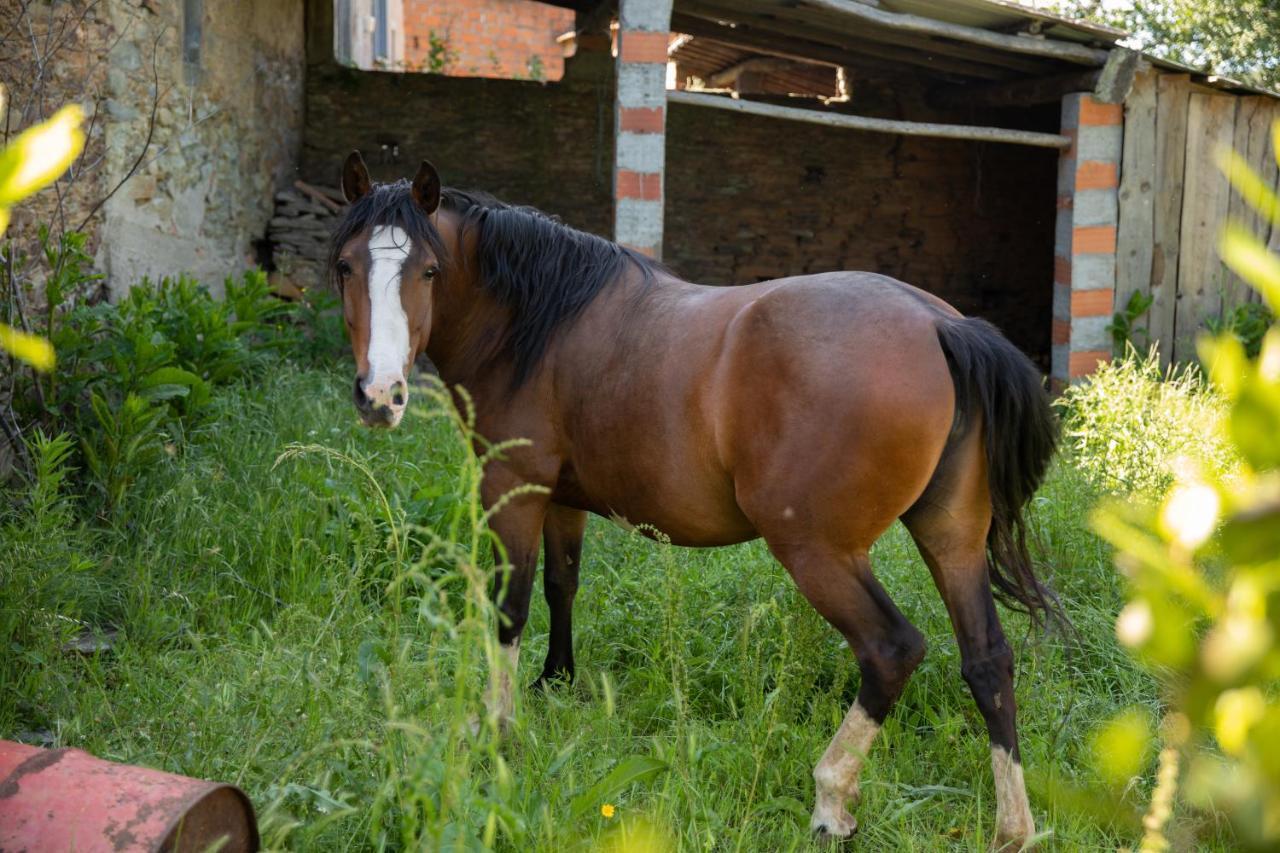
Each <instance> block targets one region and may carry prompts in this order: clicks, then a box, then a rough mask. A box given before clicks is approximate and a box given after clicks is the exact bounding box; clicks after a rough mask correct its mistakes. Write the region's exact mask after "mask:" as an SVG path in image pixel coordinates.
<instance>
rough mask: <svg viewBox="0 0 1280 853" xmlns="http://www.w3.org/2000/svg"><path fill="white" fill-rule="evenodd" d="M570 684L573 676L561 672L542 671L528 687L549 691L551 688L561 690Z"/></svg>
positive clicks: (571, 684)
mask: <svg viewBox="0 0 1280 853" xmlns="http://www.w3.org/2000/svg"><path fill="white" fill-rule="evenodd" d="M571 686H573V676H571V675H566V674H564V673H563V672H553V673H546V672H544V673H542V675H539V676H538V677H537V679H536V680H535V681H534V682H533V683H532V684H530V685H529V689H530V690H541V691H544V692H548V693H549V692H551V691H552V690H561V689H565V688H568V687H571Z"/></svg>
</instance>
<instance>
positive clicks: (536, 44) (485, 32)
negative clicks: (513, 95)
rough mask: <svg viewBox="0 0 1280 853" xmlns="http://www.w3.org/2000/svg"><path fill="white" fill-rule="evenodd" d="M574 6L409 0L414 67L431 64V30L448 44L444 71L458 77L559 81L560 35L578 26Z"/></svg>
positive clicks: (407, 28) (409, 54) (407, 34)
mask: <svg viewBox="0 0 1280 853" xmlns="http://www.w3.org/2000/svg"><path fill="white" fill-rule="evenodd" d="M573 16H574V13H573V10H572V9H561V8H558V7H555V6H548V5H546V4H543V3H535V2H532V0H404V55H405V62H406V64H407V65H408V67H409V68H414V69H422V70H435V69H433V68H432V67H431V63H432V58H431V37H432V33H434V34H435V37H436V38H437V39H438V40H442V41H443V43H444V53H443V56H438V57H437V61H439V60H440V59H444V60H445V67H444V73H446V74H450V75H453V76H457V77H504V78H516V79H540V80H559V79H560V77H561V75H563V73H564V58H563V54H562V53H561V48H560V45H559V44H557V43H556V37H557V36H559V35H561V34H562V33H565V32H567V31H569V30H572V29H573V22H574V17H573Z"/></svg>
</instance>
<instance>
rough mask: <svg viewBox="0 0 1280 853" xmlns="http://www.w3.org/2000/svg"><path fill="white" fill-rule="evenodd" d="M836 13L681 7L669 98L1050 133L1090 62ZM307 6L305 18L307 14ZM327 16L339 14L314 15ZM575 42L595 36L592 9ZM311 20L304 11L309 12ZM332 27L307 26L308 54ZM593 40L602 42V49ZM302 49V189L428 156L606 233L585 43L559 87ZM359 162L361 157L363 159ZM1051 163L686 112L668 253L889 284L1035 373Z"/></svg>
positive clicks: (603, 95)
mask: <svg viewBox="0 0 1280 853" xmlns="http://www.w3.org/2000/svg"><path fill="white" fill-rule="evenodd" d="M842 3H848V4H851V5H855V6H862V5H863V4H859V3H854V2H852V0H828V3H827V5H828V6H829V7H830V8H826V7H824V5H823V4H821V3H813V4H795V3H792V2H788V0H745V2H737V0H735V2H733V3H729V2H727V0H675V3H674V9H673V15H672V22H671V26H672V30H673V32H674V33H680V34H683V36H684V37H682V38H677V39H675V40H673V43H672V50H671V55H672V58H673V61H674V62H675V63H676V72H677V73H676V77H677V80H678V83H677V85H678V87H680V88H684V89H686V90H688V89H695V90H696V89H699V88H702V89H711V90H715V89H728V90H731V91H732V92H733V94H734V95H735V96H737V95H741V96H743V97H747V96H749V97H750V99H751V100H754V101H761V102H766V103H778V104H788V105H799V106H803V107H805V108H807V109H811V110H818V111H822V112H825V113H830V114H846V115H860V116H872V117H882V118H892V119H902V120H909V121H914V122H942V123H949V124H963V125H980V126H990V127H1002V128H1011V129H1018V130H1029V131H1039V132H1044V133H1057V132H1058V130H1059V121H1060V118H1059V113H1060V107H1059V98H1060V96H1061V94H1062V93H1063V92H1065V91H1074V90H1077V89H1079V88H1080V87H1081V86H1082V85H1083V83H1082V82H1081V81H1082V80H1084V79H1085V78H1086V77H1088V75H1090V74H1096V73H1097V68H1096V67H1089V66H1087V65H1085V64H1082V63H1081V62H1079V61H1078V60H1077V61H1072V60H1070V59H1061V58H1056V57H1045V56H1038V55H1029V54H1025V53H1020V52H1017V51H1014V50H1008V49H1002V48H1001V47H999V46H987V45H975V44H971V43H965V42H961V41H956V40H950V39H946V38H942V37H937V36H933V35H918V34H913V33H904V32H902V31H900V30H897V29H893V28H888V27H879V26H876V25H874V24H873V23H864V22H859V21H851V19H850V18H849V16H848V15H847V14H845V11H844V10H842V9H841V8H840V6H841V4H842ZM317 5H318V4H316V3H312V4H311V7H312V8H313V9H315V8H316V7H317ZM324 5H327V7H328V14H329V15H330V16H331V15H332V12H333V9H332V0H325V3H324ZM555 5H562V6H568V7H572V8H575V9H576V10H577V12H578V31H579V33H580V34H583V33H591V32H596V33H604V32H607V29H606V28H607V26H608V10H607V9H602V8H601V7H600V6H599V5H598V4H595V3H590V2H585V0H566V2H561V3H557V4H555ZM942 5H944V4H936V3H926V2H924V0H882V1H881V2H880V3H879V8H880V9H882V10H886V11H891V12H903V13H907V14H922V13H927V14H928V15H929V16H930V18H932V19H938V18H940V17H941V18H949V19H952V20H954V22H956V23H962V24H967V25H971V26H980V27H983V28H986V29H990V30H991V31H992V32H993V33H994V34H996V35H997V36H1015V37H1016V38H1026V39H1043V37H1044V35H1045V34H1050V35H1052V36H1053V38H1054V39H1055V40H1057V39H1065V40H1066V41H1069V42H1071V43H1073V44H1076V45H1078V46H1080V47H1086V46H1092V45H1093V44H1097V45H1102V44H1106V43H1108V42H1110V41H1112V40H1114V38H1115V36H1116V33H1114V32H1113V31H1109V30H1104V29H1101V28H1090V27H1082V26H1080V25H1077V24H1074V23H1067V22H1063V21H1061V20H1059V19H1056V18H1053V17H1052V16H1048V15H1039V14H1033V13H1030V12H1029V11H1028V10H1027V9H1025V8H1022V7H1016V8H1014V7H1011V8H1010V10H1009V11H1008V12H1007V13H1006V14H1003V15H1001V14H998V13H993V12H992V11H991V9H992V5H993V4H991V3H988V2H981V3H973V4H970V3H969V2H968V0H962V2H957V3H948V4H945V7H946V9H945V11H941V12H940V11H939V7H940V6H942ZM312 17H313V18H314V16H312ZM326 26H327V29H328V31H329V32H331V31H332V18H331V17H330V18H329V21H328V22H327V24H326V22H323V21H319V22H317V21H314V20H313V21H312V23H311V25H310V30H311V35H312V37H313V39H314V38H315V37H316V36H317V33H319V35H320V36H321V37H322V36H323V33H324V30H325V28H326ZM601 42H603V47H602V46H601ZM321 47H322V48H323V49H322V50H321V51H312V56H311V63H310V64H311V68H310V69H309V73H308V74H307V80H306V102H307V109H306V116H307V118H306V129H305V133H304V144H303V157H302V174H303V177H304V178H305V179H307V180H310V181H315V182H318V183H326V184H332V183H334V180H335V178H334V175H335V173H336V170H337V169H338V167H339V164H340V163H341V161H342V157H343V155H344V154H345V153H346V152H347V151H349V150H350V149H351V148H353V147H354V148H359V149H361V150H363V151H364V152H366V155H367V159H368V160H369V161H370V163H371V166H372V168H373V171H374V176H375V178H378V179H391V178H397V177H402V176H405V175H407V174H409V173H410V172H411V171H412V164H414V163H416V160H417V158H420V157H427V158H429V159H431V160H432V161H433V162H435V164H436V165H437V166H438V167H439V168H440V169H441V171H442V173H443V174H444V176H445V179H446V181H447V182H449V183H451V184H454V185H458V186H469V187H475V188H479V189H484V190H487V191H489V192H492V193H494V194H496V195H498V196H499V197H502V198H504V199H506V200H508V201H512V202H519V203H527V204H532V205H535V206H537V207H540V208H542V209H544V210H547V211H548V212H551V213H554V214H557V215H559V216H561V217H562V218H564V220H565V221H566V222H568V223H569V224H571V225H574V226H577V227H580V228H584V229H586V230H591V231H595V232H597V233H601V234H604V235H610V234H612V215H613V213H612V201H611V200H612V170H611V164H612V156H613V151H612V148H613V144H614V105H613V83H612V80H613V74H614V63H613V59H612V57H611V56H610V55H609V53H608V52H607V51H608V41H607V39H599V38H597V39H595V40H592V39H588V38H579V39H578V51H577V54H576V55H575V56H573V57H572V58H571V59H569V60H568V62H567V64H566V71H565V75H564V78H563V79H562V80H560V81H558V82H556V83H549V84H547V83H536V82H530V81H516V80H493V79H474V78H472V79H468V78H454V77H442V76H439V75H430V74H402V73H395V72H386V71H363V70H357V69H352V68H347V67H340V66H338V65H336V64H334V63H333V62H332V47H331V43H330V44H329V45H328V46H324V45H322V46H321ZM370 152H372V156H368V155H369V153H370ZM1058 154H1059V151H1058V149H1054V148H1041V147H1028V146H1024V145H1014V144H1006V143H993V142H977V141H965V140H954V139H938V138H931V137H926V136H908V135H899V134H887V133H871V132H863V131H856V130H849V129H847V128H840V127H829V126H823V125H820V124H810V123H802V122H795V121H789V120H785V119H778V118H765V117H760V116H752V115H740V114H734V113H730V112H725V111H722V110H711V109H706V108H704V107H701V106H693V105H688V104H671V105H669V107H668V110H667V127H666V166H665V170H666V171H665V194H664V197H665V228H664V240H663V259H664V261H665V262H666V263H667V264H669V265H670V266H672V267H673V268H674V269H675V270H676V272H678V273H679V274H681V275H682V276H684V277H686V278H689V279H690V280H693V281H700V282H705V283H710V284H725V285H728V284H739V283H746V282H752V281H758V280H763V279H768V278H777V277H782V276H788V275H796V274H803V273H811V272H820V271H826V270H835V269H865V270H873V271H876V272H882V273H885V274H888V275H892V276H895V277H897V278H900V279H902V280H904V281H908V282H910V283H912V284H915V285H918V286H920V287H923V288H925V289H927V290H929V291H932V292H934V293H937V294H938V295H940V296H942V297H943V298H945V299H947V300H948V301H950V302H952V303H953V304H954V305H955V306H956V307H957V308H959V309H960V310H962V311H964V312H966V313H971V314H976V315H979V316H984V317H987V318H988V319H990V320H992V321H993V322H995V323H996V324H997V325H998V326H1000V327H1001V328H1002V329H1003V330H1004V331H1005V333H1006V334H1007V335H1008V336H1009V337H1010V338H1011V339H1012V340H1013V341H1014V342H1015V343H1016V344H1017V345H1018V346H1019V347H1021V348H1022V349H1023V350H1024V351H1026V352H1027V353H1028V354H1030V355H1031V356H1032V357H1033V358H1034V359H1035V360H1036V361H1037V362H1038V363H1039V364H1040V366H1041V367H1043V368H1044V369H1046V370H1047V369H1048V367H1049V356H1050V340H1049V336H1050V327H1051V319H1050V318H1051V313H1052V288H1051V287H1050V286H1049V282H1051V281H1052V280H1053V257H1054V226H1055V216H1056V199H1057V164H1058Z"/></svg>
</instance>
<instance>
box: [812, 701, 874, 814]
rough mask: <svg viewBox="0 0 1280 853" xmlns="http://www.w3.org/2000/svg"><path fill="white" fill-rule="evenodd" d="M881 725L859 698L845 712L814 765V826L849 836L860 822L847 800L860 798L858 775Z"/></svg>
mask: <svg viewBox="0 0 1280 853" xmlns="http://www.w3.org/2000/svg"><path fill="white" fill-rule="evenodd" d="M879 731H880V726H879V725H878V724H877V723H876V722H875V720H873V719H871V717H870V716H869V715H868V714H867V712H866V711H864V710H863V709H862V706H861V705H859V704H858V703H857V702H854V703H853V707H851V708H850V709H849V713H847V714H845V717H844V722H842V723H841V724H840V729H839V731H837V732H836V736H835V737H834V738H832V739H831V745H830V746H828V747H827V751H826V752H824V753H823V754H822V760H821V761H819V762H818V766H817V767H815V768H813V781H814V782H815V783H816V786H817V802H816V804H815V805H814V807H813V820H812V821H811V822H810V826H811V827H812V828H813V829H815V830H816V829H820V828H825V830H826V831H827V832H828V833H830V834H831V835H836V836H846V835H849V834H851V833H852V832H853V831H854V830H855V829H856V828H857V826H858V822H857V821H856V820H854V819H853V815H851V814H849V812H848V810H847V809H846V807H845V804H846V803H848V802H849V800H856V799H857V798H858V777H859V776H860V775H861V773H862V763H863V761H864V760H865V759H866V756H867V750H869V749H870V748H871V742H872V741H874V740H875V738H876V734H877V733H878V732H879Z"/></svg>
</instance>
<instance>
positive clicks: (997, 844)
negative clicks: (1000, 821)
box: [988, 835, 1038, 853]
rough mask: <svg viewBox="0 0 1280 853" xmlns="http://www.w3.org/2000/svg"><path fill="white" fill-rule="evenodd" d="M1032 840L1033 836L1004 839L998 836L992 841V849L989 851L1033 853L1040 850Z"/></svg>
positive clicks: (997, 852)
mask: <svg viewBox="0 0 1280 853" xmlns="http://www.w3.org/2000/svg"><path fill="white" fill-rule="evenodd" d="M1032 839H1033V836H1010V837H1004V836H1000V835H997V836H996V837H995V838H994V839H992V841H991V847H990V848H988V849H989V850H990V851H991V853H1031V851H1034V850H1036V849H1038V847H1037V845H1036V844H1034V843H1033V842H1032Z"/></svg>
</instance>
